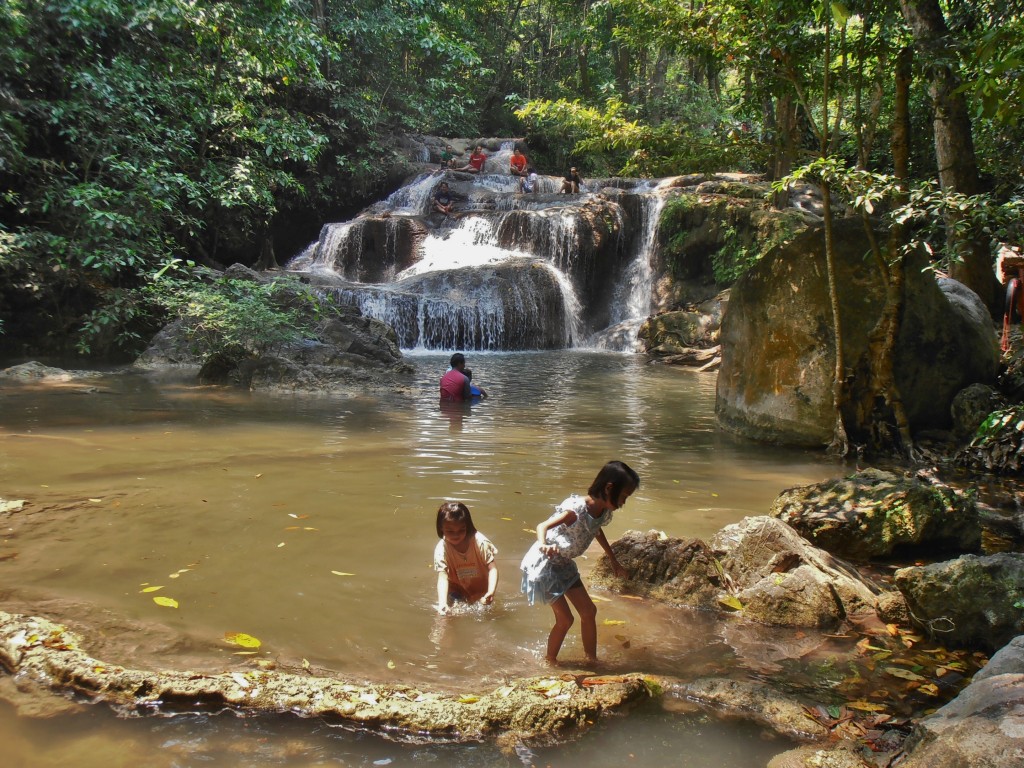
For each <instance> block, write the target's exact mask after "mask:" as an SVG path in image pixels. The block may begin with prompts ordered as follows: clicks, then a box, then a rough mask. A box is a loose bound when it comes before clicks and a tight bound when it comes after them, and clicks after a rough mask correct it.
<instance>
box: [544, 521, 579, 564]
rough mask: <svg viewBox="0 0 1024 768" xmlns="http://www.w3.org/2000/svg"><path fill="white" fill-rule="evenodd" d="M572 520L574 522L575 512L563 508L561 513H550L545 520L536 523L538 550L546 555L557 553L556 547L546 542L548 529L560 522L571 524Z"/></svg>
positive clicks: (550, 555)
mask: <svg viewBox="0 0 1024 768" xmlns="http://www.w3.org/2000/svg"><path fill="white" fill-rule="evenodd" d="M574 522H576V513H575V512H573V511H572V510H571V509H563V510H562V511H561V513H559V514H555V515H552V516H551V517H549V518H548V519H547V520H545V521H544V522H542V523H541V524H540V525H538V526H537V543H538V544H540V551H541V552H542V553H544V554H545V555H547V556H548V557H552V556H553V555H557V554H558V547H556V546H555V545H554V544H548V543H547V535H548V529H549V528H554V527H555V526H556V525H561V524H562V523H568V524H569V525H572V524H573V523H574Z"/></svg>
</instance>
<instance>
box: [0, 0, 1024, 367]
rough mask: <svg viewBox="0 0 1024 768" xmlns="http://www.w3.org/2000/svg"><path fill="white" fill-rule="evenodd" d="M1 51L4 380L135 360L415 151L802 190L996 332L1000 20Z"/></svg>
mask: <svg viewBox="0 0 1024 768" xmlns="http://www.w3.org/2000/svg"><path fill="white" fill-rule="evenodd" d="M0 36H2V38H3V40H4V45H3V46H2V47H0V105H2V110H0V272H2V280H0V353H3V354H5V355H8V356H18V355H24V354H28V353H29V352H30V351H31V352H33V353H38V352H39V351H40V350H43V351H45V352H48V353H50V354H64V355H67V354H70V353H76V352H77V353H78V354H83V355H91V356H94V357H96V356H104V357H117V356H118V355H129V354H132V353H134V352H135V351H137V350H138V349H139V345H140V344H141V343H143V342H145V341H146V340H148V338H149V336H150V335H151V333H152V331H153V330H154V329H155V328H156V327H157V326H158V325H159V324H160V323H161V322H163V321H164V320H165V319H166V318H167V317H168V315H169V314H171V313H173V312H174V311H175V308H176V307H180V306H181V304H182V302H185V301H197V300H198V299H199V298H204V297H203V296H200V295H199V294H202V293H203V291H202V290H200V291H199V293H198V294H197V293H196V288H195V285H196V283H197V282H198V281H196V280H195V279H193V278H192V277H191V276H192V275H193V274H194V272H193V269H194V266H193V265H206V266H212V267H217V266H219V265H224V264H230V263H232V262H236V261H237V262H241V263H243V264H246V265H251V266H267V265H271V264H274V263H275V262H277V261H283V260H284V259H285V258H287V257H289V256H291V255H292V254H293V253H294V252H295V251H296V250H297V249H298V248H300V247H301V246H302V245H304V244H305V243H307V242H308V241H309V240H310V239H312V237H313V236H314V235H315V233H316V231H317V230H318V228H319V226H320V224H321V223H322V222H324V221H328V220H337V219H338V218H340V217H342V216H344V215H346V214H350V213H352V212H354V211H355V210H358V209H359V208H361V207H362V206H364V205H365V204H366V203H367V202H368V201H369V200H371V199H374V198H375V197H376V196H379V195H380V194H381V193H383V192H386V191H389V190H390V189H392V188H394V187H395V186H396V184H397V181H398V180H399V179H400V178H401V176H402V175H403V174H404V173H406V172H407V171H408V170H409V167H408V166H403V163H404V162H405V161H406V158H404V157H403V155H402V153H401V149H400V148H401V141H400V140H401V137H402V136H405V135H409V134H430V135H438V136H466V137H474V136H518V137H523V138H524V139H525V140H526V142H527V145H528V146H529V148H530V154H531V159H532V160H533V162H534V163H535V164H536V165H537V167H538V168H539V169H541V170H542V171H545V172H548V173H560V172H561V171H562V170H563V169H564V167H565V165H566V164H567V163H568V162H570V161H571V162H574V163H576V164H578V165H580V166H581V167H582V169H583V170H584V172H585V174H589V175H614V174H621V175H628V176H668V175H675V174H683V173H693V172H711V171H723V170H742V171H748V172H759V173H764V174H765V175H766V177H767V178H769V179H772V180H776V181H778V180H782V179H785V178H786V177H787V176H788V175H790V174H792V173H793V172H794V171H796V170H797V169H800V168H803V171H802V172H801V173H800V174H799V175H800V176H802V177H804V178H811V179H812V180H816V181H822V180H824V181H825V182H827V185H828V188H829V189H830V190H831V192H832V198H833V200H835V201H836V202H837V203H838V202H841V203H842V204H843V205H844V206H845V210H846V212H847V213H850V212H856V211H860V212H861V213H864V214H865V215H871V216H878V215H881V214H885V215H887V216H889V217H890V221H892V222H896V223H898V224H899V225H900V230H899V231H900V234H901V237H902V239H903V242H904V244H906V243H916V242H921V243H927V244H928V246H929V247H930V248H931V250H932V253H933V255H934V258H935V260H936V263H938V264H939V265H940V266H949V265H951V264H952V265H953V269H954V271H955V272H959V275H958V276H961V277H962V279H963V280H964V281H965V282H966V283H967V284H968V285H970V286H971V287H972V288H974V289H975V290H977V291H978V292H979V294H980V295H982V297H983V298H984V299H985V300H986V301H988V302H989V304H990V306H991V307H993V309H995V308H996V304H997V303H998V302H999V301H1001V298H1000V299H998V300H997V298H996V287H995V282H994V279H993V277H992V268H991V267H992V263H993V259H994V256H995V253H996V245H997V244H999V243H1008V244H1010V245H1017V244H1019V242H1020V238H1021V231H1020V223H1019V222H1020V215H1019V214H1020V201H1021V197H1020V192H1021V186H1020V184H1021V162H1022V156H1024V153H1022V152H1021V146H1022V140H1024V125H1022V116H1024V98H1022V96H1024V94H1022V93H1021V88H1022V87H1024V86H1022V85H1021V83H1022V82H1024V80H1022V78H1021V74H1022V69H1024V13H1022V4H1021V3H1020V2H1018V0H1011V1H1010V2H1004V1H1001V2H995V0H970V2H968V1H967V0H848V1H847V2H845V3H840V2H833V3H828V2H820V1H819V2H814V3H808V2H805V1H804V0H771V1H770V2H769V1H768V0H702V1H699V2H698V1H697V0H693V1H687V2H680V0H460V1H459V2H444V1H438V0H344V2H338V1H335V0H251V1H246V2H220V1H214V0H61V1H56V0H55V1H47V0H7V1H6V2H5V3H3V5H2V6H0ZM812 163H813V164H812ZM785 196H786V190H785V187H784V186H782V185H779V186H778V187H777V194H776V199H775V200H774V203H775V204H782V203H783V202H784V201H785ZM158 275H160V276H162V277H163V278H165V279H164V280H162V281H160V280H154V278H155V276H158ZM172 277H173V280H172V279H170V278H172ZM251 298H252V297H245V296H241V297H240V296H238V295H229V296H227V297H226V298H224V297H223V296H222V297H221V299H223V300H224V301H226V302H228V305H231V302H236V303H237V302H239V301H248V300H250V299H251ZM257 298H258V297H257ZM205 300H206V302H207V303H206V305H205V306H207V307H208V311H209V312H210V314H211V316H212V315H213V314H215V313H216V312H217V311H218V309H219V308H220V307H221V306H222V304H220V303H218V301H217V300H214V299H213V298H211V297H210V296H209V291H207V295H205ZM248 315H249V317H251V318H253V319H254V320H259V321H260V322H262V323H263V324H264V327H269V326H268V324H267V322H266V321H267V318H266V317H262V316H260V315H259V314H258V313H248Z"/></svg>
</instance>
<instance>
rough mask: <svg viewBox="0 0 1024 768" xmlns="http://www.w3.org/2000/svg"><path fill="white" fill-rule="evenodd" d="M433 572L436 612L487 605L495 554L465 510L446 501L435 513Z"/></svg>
mask: <svg viewBox="0 0 1024 768" xmlns="http://www.w3.org/2000/svg"><path fill="white" fill-rule="evenodd" d="M437 537H438V538H439V539H440V541H439V542H437V546H436V547H435V548H434V570H435V571H437V612H438V613H440V614H442V615H444V614H446V613H449V612H450V611H451V605H452V603H453V602H465V603H476V602H479V603H480V604H481V605H490V604H491V603H492V602H494V590H495V588H496V587H497V586H498V566H497V564H496V563H495V562H494V556H495V555H496V554H498V550H497V549H496V548H495V546H494V545H493V544H492V543H491V542H490V540H489V539H488V538H487V537H486V536H484V535H483V534H482V533H480V531H478V530H477V529H476V526H475V525H473V517H472V515H470V514H469V507H467V506H466V505H465V504H463V503H462V502H460V501H446V502H445V503H444V504H442V505H441V506H440V508H438V510H437Z"/></svg>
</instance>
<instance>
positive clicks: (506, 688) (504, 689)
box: [494, 685, 515, 699]
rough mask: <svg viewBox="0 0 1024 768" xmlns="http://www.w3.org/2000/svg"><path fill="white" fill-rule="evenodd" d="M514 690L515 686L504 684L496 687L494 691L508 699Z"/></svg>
mask: <svg viewBox="0 0 1024 768" xmlns="http://www.w3.org/2000/svg"><path fill="white" fill-rule="evenodd" d="M514 690H515V688H513V687H512V686H511V685H503V686H501V687H499V688H495V690H494V693H495V695H496V696H498V697H500V698H502V699H507V698H508V697H509V694H511V693H512V692H513V691H514Z"/></svg>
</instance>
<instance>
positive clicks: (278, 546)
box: [277, 541, 284, 549]
mask: <svg viewBox="0 0 1024 768" xmlns="http://www.w3.org/2000/svg"><path fill="white" fill-rule="evenodd" d="M283 546H284V542H283V541H282V542H281V543H280V544H278V545H277V548H278V549H280V548H281V547H283Z"/></svg>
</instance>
